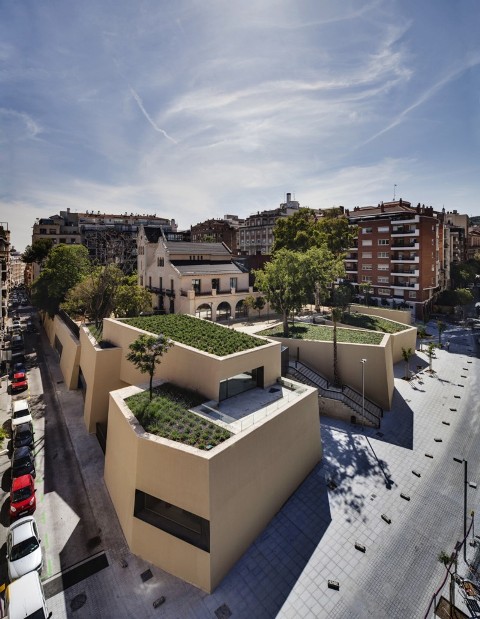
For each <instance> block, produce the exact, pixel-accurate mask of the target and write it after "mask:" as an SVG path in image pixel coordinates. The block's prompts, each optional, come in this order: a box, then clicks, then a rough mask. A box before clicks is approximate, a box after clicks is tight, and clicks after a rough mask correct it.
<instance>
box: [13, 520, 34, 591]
mask: <svg viewBox="0 0 480 619" xmlns="http://www.w3.org/2000/svg"><path fill="white" fill-rule="evenodd" d="M7 567H8V576H9V578H10V580H11V581H12V580H16V579H17V578H20V576H23V575H24V574H28V573H29V572H33V571H34V570H36V571H37V572H38V573H39V574H40V573H41V572H42V568H43V560H42V549H41V547H40V538H39V536H38V529H37V523H36V522H35V518H34V517H33V516H24V517H23V518H19V519H18V520H17V521H16V522H14V523H13V524H11V525H10V528H9V529H8V534H7Z"/></svg>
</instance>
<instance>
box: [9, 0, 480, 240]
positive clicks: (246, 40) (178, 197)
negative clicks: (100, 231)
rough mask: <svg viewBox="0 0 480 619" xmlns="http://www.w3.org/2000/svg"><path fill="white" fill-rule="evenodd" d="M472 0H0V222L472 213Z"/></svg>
mask: <svg viewBox="0 0 480 619" xmlns="http://www.w3.org/2000/svg"><path fill="white" fill-rule="evenodd" d="M479 33H480V3H479V2H478V0H422V1H421V2H418V0H415V1H413V0H412V1H411V0H401V1H395V0H388V1H383V0H373V1H371V2H369V1H361V0H351V1H349V0H342V1H341V2H339V1H338V0H238V1H237V0H230V1H228V2H227V1H226V0H222V1H220V0H172V1H168V2H167V1H166V0H128V1H127V0H82V1H81V2H74V1H73V0H42V1H40V0H0V221H6V222H8V223H9V227H10V229H11V230H12V242H13V244H14V245H15V246H16V247H17V248H18V249H20V250H23V249H24V247H25V246H26V245H27V244H28V243H30V242H31V228H32V225H33V223H34V222H35V219H36V218H37V217H46V216H48V215H52V214H54V213H58V212H59V211H60V210H63V209H66V208H67V207H70V208H71V210H73V211H86V210H95V211H97V210H99V211H101V212H111V213H124V212H128V213H130V212H134V213H156V214H157V215H159V216H162V217H169V218H175V219H176V221H177V222H178V224H179V226H180V228H187V227H189V226H190V225H191V224H195V223H198V222H200V221H203V220H204V219H206V218H208V217H223V215H224V214H226V213H233V214H238V215H240V216H246V215H249V214H251V213H254V212H256V211H257V210H262V209H267V208H275V207H276V206H278V204H279V203H280V202H283V201H284V197H285V193H286V192H292V193H293V194H294V195H295V197H296V199H297V200H299V201H300V203H301V204H302V205H305V206H311V207H313V208H328V207H330V206H333V205H340V204H341V205H344V206H346V207H353V206H355V205H368V204H377V203H378V202H380V201H382V200H384V201H387V200H391V199H392V198H393V190H394V189H393V188H394V185H395V184H396V185H397V187H396V197H397V198H399V197H402V198H404V199H406V200H409V201H411V202H412V203H414V204H417V202H421V203H424V204H428V205H432V206H433V207H434V208H436V209H441V208H442V207H445V208H446V209H447V210H453V209H457V210H458V211H459V212H464V213H468V214H469V215H480V198H479V196H480V157H479V155H480V36H479Z"/></svg>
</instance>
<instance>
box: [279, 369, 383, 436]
mask: <svg viewBox="0 0 480 619" xmlns="http://www.w3.org/2000/svg"><path fill="white" fill-rule="evenodd" d="M288 375H289V376H291V377H292V378H293V379H295V380H297V381H298V382H299V383H304V384H306V385H310V386H312V387H316V388H317V389H318V393H319V395H321V396H322V397H324V398H330V399H332V400H339V401H340V402H342V403H343V404H345V406H347V407H348V408H350V409H351V410H352V411H353V412H354V413H355V416H356V417H359V418H360V419H361V418H362V415H363V418H364V419H365V421H368V422H369V423H371V424H372V425H373V426H374V427H375V428H379V427H380V420H381V418H382V417H383V409H382V408H380V406H377V404H374V403H373V402H371V401H370V400H368V399H367V398H365V399H364V404H363V407H362V399H363V398H362V394H361V393H359V392H358V391H356V390H355V389H352V387H349V386H348V385H343V386H342V387H334V386H333V385H331V384H330V383H329V382H328V380H327V379H326V378H324V377H323V376H322V375H321V374H319V373H318V372H316V371H315V370H312V368H310V367H308V366H307V365H305V364H304V363H301V362H300V361H293V360H292V359H290V360H289V362H288Z"/></svg>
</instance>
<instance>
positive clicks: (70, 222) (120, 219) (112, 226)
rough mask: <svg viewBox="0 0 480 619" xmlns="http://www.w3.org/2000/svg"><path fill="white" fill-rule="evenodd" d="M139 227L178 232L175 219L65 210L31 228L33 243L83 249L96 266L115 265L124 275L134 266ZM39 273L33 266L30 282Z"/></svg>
mask: <svg viewBox="0 0 480 619" xmlns="http://www.w3.org/2000/svg"><path fill="white" fill-rule="evenodd" d="M141 225H156V226H161V227H162V228H164V229H165V230H166V231H169V232H176V230H177V225H176V223H175V220H174V219H165V218H163V217H157V216H156V215H138V214H133V213H130V214H128V213H124V214H106V213H101V212H100V211H86V212H85V213H72V212H71V211H70V209H69V208H67V210H66V211H60V214H59V215H52V216H51V217H47V218H41V219H37V221H36V222H35V224H34V226H33V233H32V243H33V242H34V241H36V240H38V239H50V240H51V241H52V242H53V244H54V245H58V244H60V243H65V244H67V245H70V244H81V245H85V247H86V248H87V249H88V253H89V256H90V258H91V260H92V261H93V262H95V263H96V264H102V265H104V264H111V263H115V264H118V265H119V266H120V268H121V269H122V270H123V271H124V272H125V273H132V272H133V271H134V270H135V268H136V264H137V233H138V230H139V229H140V226H141ZM39 272H40V268H39V266H38V265H36V266H35V267H34V273H33V279H35V278H36V277H38V274H39Z"/></svg>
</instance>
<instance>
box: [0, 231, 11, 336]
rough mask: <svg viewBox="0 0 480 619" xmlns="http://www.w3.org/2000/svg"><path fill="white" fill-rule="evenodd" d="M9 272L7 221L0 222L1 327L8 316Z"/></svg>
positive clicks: (8, 232)
mask: <svg viewBox="0 0 480 619" xmlns="http://www.w3.org/2000/svg"><path fill="white" fill-rule="evenodd" d="M9 272H10V230H9V229H8V223H7V222H4V221H2V222H0V299H1V304H2V325H1V326H2V328H3V327H4V326H5V320H6V318H7V316H8V289H9V288H8V280H9Z"/></svg>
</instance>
